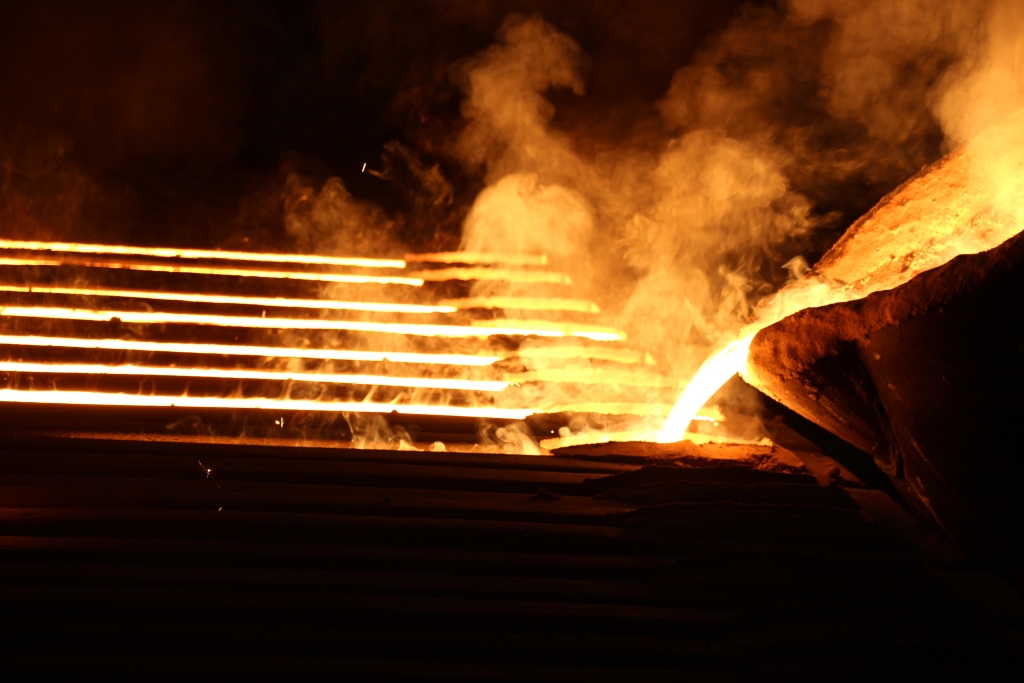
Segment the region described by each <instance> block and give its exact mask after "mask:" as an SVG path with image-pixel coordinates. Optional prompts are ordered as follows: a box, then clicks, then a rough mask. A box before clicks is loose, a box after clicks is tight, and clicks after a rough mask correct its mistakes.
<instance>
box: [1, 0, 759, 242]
mask: <svg viewBox="0 0 1024 683" xmlns="http://www.w3.org/2000/svg"><path fill="white" fill-rule="evenodd" d="M739 4H740V3H739V2H736V1H735V0H725V1H719V2H691V3H683V2H626V1H621V2H619V1H611V2H592V1H587V0H560V1H554V2H553V1H551V0H547V1H540V0H520V1H514V0H501V1H491V2H481V1H479V0H455V1H450V0H449V1H436V2H432V1H430V0H383V1H382V0H374V1H372V2H353V1H346V2H315V1H311V0H306V1H292V2H253V1H252V0H242V1H235V0H225V1H220V2H198V1H193V0H181V1H177V2H165V3H159V4H157V3H139V2H132V1H106V2H97V1H95V0H92V1H89V2H52V1H51V2H33V3H3V4H2V5H0V13H2V18H0V82H2V84H3V85H2V87H0V182H2V193H3V194H2V205H0V219H2V220H3V227H2V228H0V230H2V231H3V232H4V233H6V234H10V235H19V236H38V237H41V238H67V239H83V240H84V239H103V240H105V241H106V240H123V241H132V242H137V243H168V244H171V243H173V244H185V243H188V244H216V245H222V246H223V245H225V244H230V243H233V242H238V241H239V236H240V235H242V234H247V235H248V236H249V237H251V238H252V239H251V240H250V242H251V243H257V244H259V245H260V246H264V247H275V246H276V247H283V246H287V245H286V244H285V243H286V240H285V237H284V232H283V229H281V227H280V211H281V207H280V201H279V192H277V189H278V182H279V175H280V172H281V169H282V164H285V165H289V166H290V167H301V169H302V170H303V172H304V173H306V174H307V175H311V176H320V177H322V178H325V177H327V176H328V175H339V176H340V177H341V178H342V180H343V181H344V183H345V184H346V185H347V186H348V187H349V189H350V191H351V192H352V193H353V194H354V195H355V196H356V197H362V198H367V199H371V200H373V201H375V202H377V203H380V204H382V205H383V206H384V207H385V208H386V209H388V210H390V211H392V212H401V211H402V210H403V209H407V208H408V206H406V204H407V202H405V200H404V194H403V192H402V191H401V188H397V187H395V186H394V185H395V183H394V182H388V181H386V180H382V179H380V178H379V177H375V176H372V175H370V174H364V173H360V169H361V168H362V164H363V163H364V162H366V163H368V164H369V167H370V168H371V169H372V168H374V167H375V166H376V167H379V165H380V158H381V150H382V145H383V144H384V143H386V142H387V141H389V140H399V141H401V142H403V143H404V144H406V145H407V146H409V147H410V148H413V149H415V150H417V153H418V154H419V155H420V156H421V157H422V158H423V160H424V161H425V162H426V163H432V162H434V163H436V162H438V161H440V162H442V164H443V168H444V170H445V171H446V173H447V175H449V176H450V177H451V179H452V182H453V184H454V187H455V191H456V192H455V194H456V200H457V201H456V204H457V205H458V206H457V207H456V208H455V209H453V212H452V213H453V216H455V215H458V213H459V209H460V208H462V206H463V205H465V204H466V203H467V202H468V200H469V199H470V198H471V197H472V195H473V194H474V193H475V191H476V190H477V189H478V187H479V180H478V179H474V178H466V177H459V169H458V168H457V166H456V165H455V164H452V163H451V162H450V161H449V160H447V159H445V155H444V154H443V148H444V146H445V144H446V141H448V140H451V139H452V138H453V137H454V136H455V135H456V134H457V133H458V130H459V128H460V126H461V117H460V115H459V103H460V93H459V91H458V88H457V86H456V84H455V83H454V82H453V78H452V75H451V74H452V65H453V63H457V60H459V59H460V58H464V57H466V56H469V55H472V54H473V53H475V52H477V51H479V50H481V49H483V48H485V47H486V46H488V45H489V44H491V43H493V42H494V39H495V33H496V31H497V30H498V28H499V26H500V24H501V22H502V21H503V19H504V18H505V17H506V16H507V15H508V14H510V13H512V12H520V13H526V14H532V13H540V14H542V16H543V17H544V18H545V19H546V20H547V21H549V22H550V23H552V24H554V25H555V26H556V27H557V28H559V29H560V30H562V31H565V32H567V33H568V34H570V35H571V36H573V37H574V38H575V39H576V40H577V41H579V42H580V44H581V46H582V47H583V50H584V51H585V53H586V54H587V55H588V56H589V64H588V67H587V70H588V73H587V93H586V95H585V96H583V97H575V96H568V97H563V98H559V95H558V94H557V93H556V94H555V95H554V97H555V99H556V100H557V101H556V104H557V106H558V110H557V111H558V118H557V119H556V121H555V124H556V125H566V126H570V127H578V128H582V127H585V128H586V129H587V130H589V131H591V134H593V135H597V136H604V137H607V138H609V139H614V138H615V137H616V136H621V135H623V134H625V132H626V131H628V130H631V129H635V128H636V126H637V125H638V124H639V125H643V123H644V119H646V118H650V119H652V120H653V119H654V118H656V114H655V110H654V107H653V103H654V102H655V100H656V99H657V98H658V97H659V96H661V95H662V94H663V93H664V92H665V90H666V89H667V87H668V84H669V82H670V80H671V77H672V74H673V72H674V71H675V69H676V68H677V67H678V66H679V65H681V64H685V63H686V62H687V61H688V60H689V58H690V56H691V54H692V53H693V51H694V50H695V49H696V48H697V47H698V46H699V45H700V44H701V42H702V40H704V39H705V37H706V36H708V35H712V34H714V33H715V32H717V31H718V30H720V29H721V28H722V27H723V26H724V25H725V24H726V23H727V21H728V19H729V17H730V15H731V14H732V13H733V12H734V10H735V9H736V8H737V7H738V6H739ZM448 222H449V223H450V225H449V226H448V232H455V233H457V229H458V223H457V220H454V219H453V220H450V221H448ZM406 237H407V238H411V239H412V241H414V242H415V241H416V240H415V237H416V236H415V235H406Z"/></svg>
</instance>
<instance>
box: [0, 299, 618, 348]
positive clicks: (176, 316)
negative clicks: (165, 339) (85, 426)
mask: <svg viewBox="0 0 1024 683" xmlns="http://www.w3.org/2000/svg"><path fill="white" fill-rule="evenodd" d="M3 316H11V317H19V318H50V319H58V320H87V321H91V322H110V321H111V320H113V319H114V318H117V319H118V320H120V321H121V322H123V323H140V324H149V323H170V324H187V325H215V326H218V327H253V328H262V329H288V330H341V331H346V332H379V333H383V334H409V335H414V336H420V337H462V338H464V337H476V338H481V337H491V336H496V335H507V336H517V335H518V336H531V335H532V336H539V337H566V336H570V337H585V338H587V339H593V340H595V341H616V340H618V339H622V335H621V334H620V333H617V332H615V331H610V332H609V331H605V330H590V329H583V328H582V326H579V325H577V326H571V325H570V326H568V327H567V328H566V329H565V330H559V329H553V328H552V327H548V326H547V325H544V326H542V324H541V323H529V325H534V327H529V326H526V325H524V326H521V327H512V326H511V325H509V324H508V323H515V321H499V322H503V323H506V326H504V327H497V326H494V327H492V326H486V327H484V326H479V327H478V326H472V325H421V324H418V323H378V322H362V321H353V320H320V319H316V318H311V319H308V320H305V319H302V318H256V317H252V316H240V315H239V316H235V315H207V314H202V313H151V312H148V311H101V310H85V309H80V308H56V307H48V306H35V307H32V306H7V307H0V317H3Z"/></svg>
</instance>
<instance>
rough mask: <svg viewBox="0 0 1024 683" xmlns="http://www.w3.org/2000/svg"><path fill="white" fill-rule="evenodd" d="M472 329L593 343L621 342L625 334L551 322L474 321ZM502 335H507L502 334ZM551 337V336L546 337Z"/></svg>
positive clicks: (579, 324) (590, 326)
mask: <svg viewBox="0 0 1024 683" xmlns="http://www.w3.org/2000/svg"><path fill="white" fill-rule="evenodd" d="M472 324H473V327H482V328H487V329H503V330H524V331H528V332H523V331H521V332H519V333H518V334H535V335H536V334H539V332H541V331H547V332H553V333H560V334H555V335H553V336H568V337H584V338H586V339H592V340H594V341H622V340H623V339H625V338H626V333H625V332H623V331H621V330H616V329H614V328H611V327H604V326H603V325H586V324H583V323H571V322H553V321H550V320H511V319H507V318H506V319H501V320H474V321H473V323H472ZM502 334H509V332H503V333H502ZM548 336H551V335H548Z"/></svg>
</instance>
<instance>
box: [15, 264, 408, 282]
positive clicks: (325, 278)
mask: <svg viewBox="0 0 1024 683" xmlns="http://www.w3.org/2000/svg"><path fill="white" fill-rule="evenodd" d="M0 265H3V266H64V265H69V266H83V267H85V268H113V269H116V270H142V271H149V272H156V273H191V274H195V275H229V276H234V277H261V278H271V279H278V280H308V281H313V282H342V283H346V284H354V285H367V284H377V285H409V286H412V287H421V286H422V285H423V279H422V278H416V277H380V276H377V275H348V274H344V275H343V274H341V273H311V272H306V271H298V270H250V269H247V268H216V267H213V266H177V265H174V266H165V265H159V264H153V263H117V262H115V261H87V260H84V259H19V258H0Z"/></svg>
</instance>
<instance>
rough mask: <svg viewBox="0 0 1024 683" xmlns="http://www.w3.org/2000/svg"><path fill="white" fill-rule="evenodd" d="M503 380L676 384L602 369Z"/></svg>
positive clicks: (562, 370) (545, 372)
mask: <svg viewBox="0 0 1024 683" xmlns="http://www.w3.org/2000/svg"><path fill="white" fill-rule="evenodd" d="M505 378H506V379H508V380H509V381H510V382H514V383H516V384H524V383H526V382H558V383H560V384H565V383H572V384H610V385H620V386H630V387H650V388H667V387H675V386H676V383H675V382H674V381H673V380H671V379H669V378H667V377H661V376H658V375H651V374H647V373H643V372H637V371H632V372H631V371H628V370H618V371H615V370H606V369H603V368H558V369H551V370H537V371H533V372H519V373H507V374H506V375H505Z"/></svg>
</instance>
